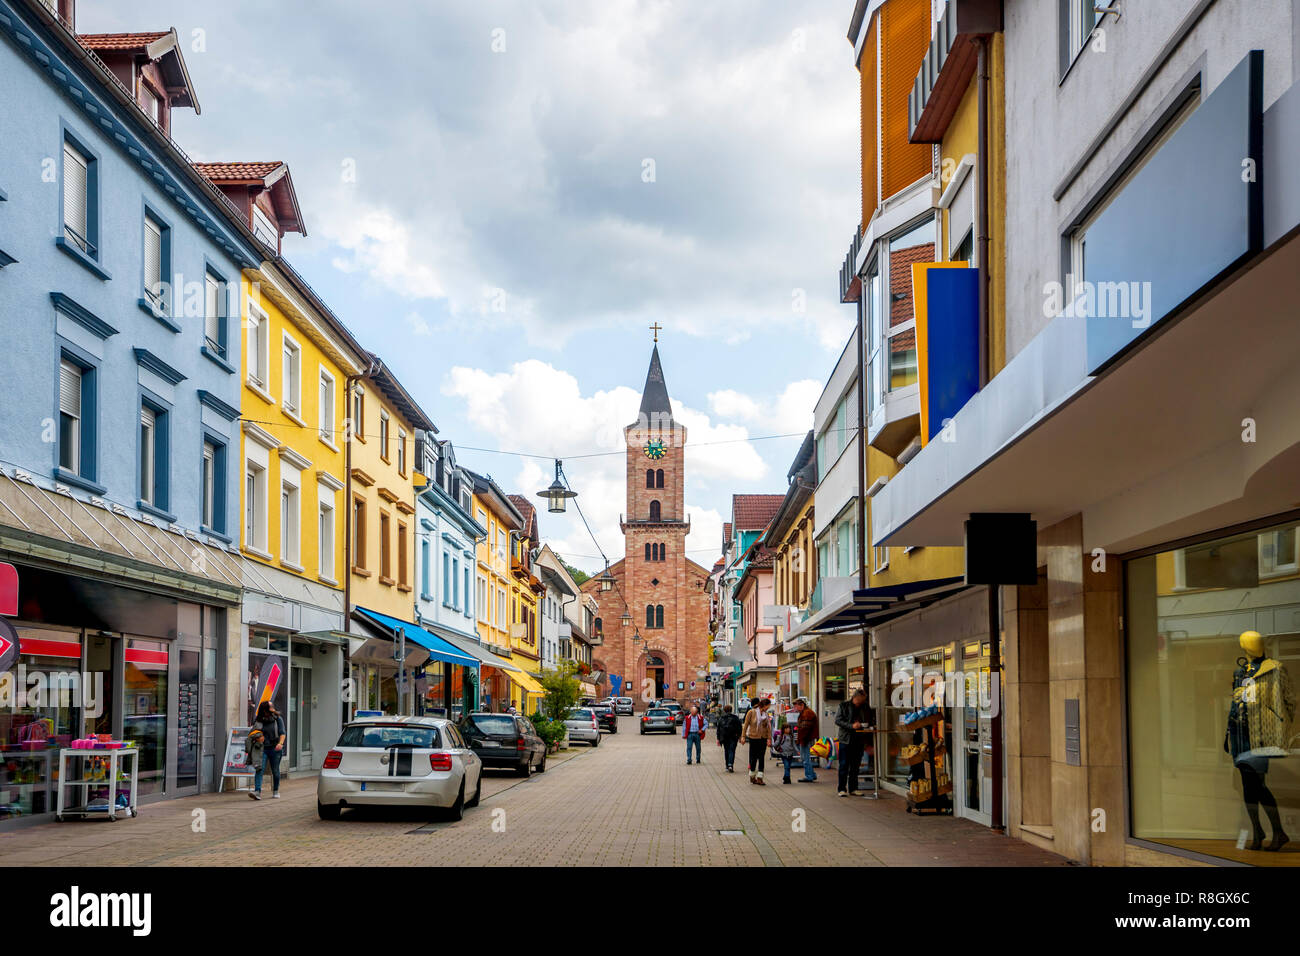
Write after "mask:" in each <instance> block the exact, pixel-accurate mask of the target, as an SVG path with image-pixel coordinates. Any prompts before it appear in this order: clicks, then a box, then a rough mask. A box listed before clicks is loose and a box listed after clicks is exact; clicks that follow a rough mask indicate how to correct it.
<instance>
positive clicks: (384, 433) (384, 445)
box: [379, 408, 390, 461]
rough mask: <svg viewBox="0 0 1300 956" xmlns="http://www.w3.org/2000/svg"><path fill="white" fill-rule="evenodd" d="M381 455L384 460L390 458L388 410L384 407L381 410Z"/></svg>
mask: <svg viewBox="0 0 1300 956" xmlns="http://www.w3.org/2000/svg"><path fill="white" fill-rule="evenodd" d="M379 457H380V458H382V459H383V460H384V461H388V460H389V457H390V456H389V448H388V412H386V411H384V410H383V409H382V408H381V409H380V410H379Z"/></svg>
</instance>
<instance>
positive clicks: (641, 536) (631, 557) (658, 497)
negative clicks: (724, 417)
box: [582, 345, 709, 707]
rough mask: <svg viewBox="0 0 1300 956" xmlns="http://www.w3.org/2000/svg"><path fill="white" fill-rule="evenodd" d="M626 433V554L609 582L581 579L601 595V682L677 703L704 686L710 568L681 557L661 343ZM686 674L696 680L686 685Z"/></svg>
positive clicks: (682, 473)
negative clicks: (606, 586) (603, 672)
mask: <svg viewBox="0 0 1300 956" xmlns="http://www.w3.org/2000/svg"><path fill="white" fill-rule="evenodd" d="M623 435H624V439H625V441H626V443H627V512H626V514H624V515H623V517H622V521H621V523H620V527H621V528H622V531H623V540H624V556H623V559H622V560H621V561H618V562H616V563H615V564H613V565H611V566H610V569H609V573H610V575H611V576H612V577H613V578H614V585H613V586H612V587H611V588H610V589H608V590H602V589H601V587H600V581H599V576H597V577H594V578H592V579H591V580H589V581H587V582H586V583H585V584H583V586H582V590H583V592H584V593H586V594H590V595H591V596H592V597H594V598H595V599H596V601H597V602H598V603H599V605H600V609H599V611H598V612H597V616H598V617H599V618H600V621H601V629H602V632H603V634H604V638H605V641H604V648H603V651H604V654H603V657H604V664H605V668H606V670H607V672H608V674H609V677H610V681H609V683H607V684H606V685H605V689H606V690H607V691H608V692H609V693H611V694H613V693H615V686H614V684H615V680H614V679H615V678H618V679H619V682H620V684H621V686H620V687H619V689H618V691H617V693H618V694H620V695H621V696H627V697H631V698H633V699H634V700H635V701H636V702H637V706H638V707H641V706H644V704H645V703H646V702H647V701H649V700H652V699H655V698H658V697H671V698H675V699H677V700H680V701H682V702H683V703H685V702H687V701H691V700H695V699H700V698H703V697H705V696H706V694H707V686H708V682H707V679H706V675H707V672H708V667H709V602H708V595H707V594H706V593H705V591H704V585H705V582H706V581H707V580H708V576H709V572H708V571H707V570H706V569H705V568H703V567H701V566H700V565H698V564H696V563H695V562H694V561H692V560H690V559H689V558H688V557H686V535H687V533H688V532H689V531H690V530H691V525H690V519H689V518H688V517H687V516H686V505H685V485H686V468H685V460H684V450H685V444H686V428H685V427H684V426H682V425H680V424H678V423H676V422H674V421H673V417H672V406H671V403H670V402H669V399H668V388H667V385H666V384H665V383H664V373H663V368H662V366H661V365H660V363H659V347H658V346H657V345H656V346H655V349H654V352H653V353H652V354H651V356H650V370H649V372H648V373H647V374H646V382H645V388H644V389H643V390H642V393H641V410H640V414H639V415H638V416H637V421H636V422H635V423H633V424H632V425H629V426H627V427H626V428H625V429H624V430H623ZM692 682H693V683H694V686H692Z"/></svg>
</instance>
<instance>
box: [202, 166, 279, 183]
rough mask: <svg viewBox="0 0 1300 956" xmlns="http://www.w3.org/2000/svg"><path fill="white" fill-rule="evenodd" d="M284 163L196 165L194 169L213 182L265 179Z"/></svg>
mask: <svg viewBox="0 0 1300 956" xmlns="http://www.w3.org/2000/svg"><path fill="white" fill-rule="evenodd" d="M283 165H284V164H283V163H279V162H276V163H195V164H194V168H195V169H197V170H198V171H199V172H201V173H202V174H203V175H204V176H206V177H208V179H211V180H212V181H213V182H220V181H222V180H231V179H239V180H243V179H265V178H266V177H267V176H269V175H270V174H271V173H273V172H275V170H277V169H279V168H280V167H281V166H283Z"/></svg>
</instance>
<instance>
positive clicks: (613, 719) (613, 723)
mask: <svg viewBox="0 0 1300 956" xmlns="http://www.w3.org/2000/svg"><path fill="white" fill-rule="evenodd" d="M591 711H592V713H594V714H595V715H596V719H597V720H598V721H600V729H601V730H608V731H609V732H610V733H611V734H616V733H618V714H617V713H615V712H614V705H613V704H592V705H591Z"/></svg>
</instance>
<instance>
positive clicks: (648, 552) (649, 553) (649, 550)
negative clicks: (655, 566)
mask: <svg viewBox="0 0 1300 956" xmlns="http://www.w3.org/2000/svg"><path fill="white" fill-rule="evenodd" d="M645 559H646V560H647V561H653V560H654V545H652V544H649V543H647V544H646V546H645Z"/></svg>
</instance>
